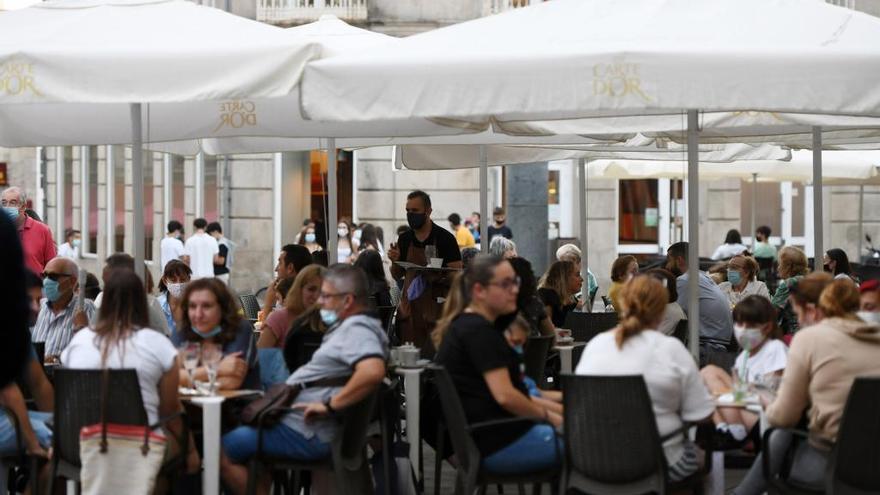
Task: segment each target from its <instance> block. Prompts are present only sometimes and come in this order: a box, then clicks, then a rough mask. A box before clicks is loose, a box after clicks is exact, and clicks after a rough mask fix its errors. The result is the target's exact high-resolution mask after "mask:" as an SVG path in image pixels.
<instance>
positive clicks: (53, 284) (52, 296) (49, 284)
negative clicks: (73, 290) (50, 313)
mask: <svg viewBox="0 0 880 495" xmlns="http://www.w3.org/2000/svg"><path fill="white" fill-rule="evenodd" d="M43 290H44V291H45V292H46V299H48V300H49V302H55V301H57V300H59V299H61V284H60V283H59V282H57V281H55V280H52V279H51V278H47V279H46V280H43Z"/></svg>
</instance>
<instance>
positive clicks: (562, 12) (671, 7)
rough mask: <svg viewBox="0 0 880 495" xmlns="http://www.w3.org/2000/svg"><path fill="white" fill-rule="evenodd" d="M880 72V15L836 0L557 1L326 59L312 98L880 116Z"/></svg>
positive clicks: (311, 111)
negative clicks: (879, 83)
mask: <svg viewBox="0 0 880 495" xmlns="http://www.w3.org/2000/svg"><path fill="white" fill-rule="evenodd" d="M793 19H796V22H795V21H793ZM710 20H711V21H710ZM487 38H488V40H487ZM428 60H429V61H430V63H426V61H428ZM878 74H880V19H877V18H875V17H872V16H870V15H867V14H863V13H860V12H855V11H852V10H847V9H844V8H840V7H836V6H832V5H828V4H826V3H825V2H803V1H800V0H770V1H768V0H707V1H702V2H693V1H688V0H633V1H629V2H619V1H616V0H586V1H584V0H555V1H553V2H545V3H540V4H538V5H536V6H533V7H528V8H523V9H513V10H511V11H508V12H505V13H503V14H499V15H495V16H490V17H485V18H481V19H477V20H474V21H470V22H465V23H462V24H457V25H453V26H449V27H445V28H441V29H438V30H435V31H430V32H427V33H424V34H419V35H416V36H412V37H410V38H407V39H405V40H403V41H402V42H401V43H398V44H397V45H395V46H394V47H390V48H389V49H387V50H381V51H373V52H371V53H369V54H361V55H360V56H357V57H352V56H346V57H337V58H333V59H328V60H322V61H318V62H315V63H312V64H310V65H309V67H308V68H307V70H306V76H305V79H304V81H305V82H304V86H303V107H304V111H305V113H306V115H307V116H308V117H310V118H314V119H317V120H351V121H358V120H360V121H366V120H375V119H377V118H379V117H382V118H403V117H409V116H417V117H424V118H445V119H459V120H461V121H467V122H478V123H486V124H488V123H489V122H491V121H502V122H508V121H530V120H541V119H546V120H559V119H572V118H583V117H599V116H627V115H629V116H638V115H662V114H671V115H681V112H682V110H683V109H688V108H697V109H700V110H702V111H741V110H764V111H770V112H805V113H816V114H838V115H841V114H849V115H861V116H874V117H876V116H880V88H878V86H877V84H876V81H877V77H878ZM831 88H833V90H830V89H831ZM829 90H830V91H829ZM819 94H821V95H822V97H821V98H817V97H816V95H819ZM328 102H333V104H327V103H328ZM682 123H683V122H681V119H679V124H682ZM682 127H683V126H682V125H679V126H678V128H679V129H681V128H682ZM639 130H641V131H647V130H650V129H647V128H644V127H642V128H640V129H639Z"/></svg>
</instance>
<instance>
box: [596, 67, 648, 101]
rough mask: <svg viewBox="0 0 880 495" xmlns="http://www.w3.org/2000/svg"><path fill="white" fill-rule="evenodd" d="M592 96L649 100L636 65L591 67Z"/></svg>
mask: <svg viewBox="0 0 880 495" xmlns="http://www.w3.org/2000/svg"><path fill="white" fill-rule="evenodd" d="M593 95H594V96H610V97H612V98H623V97H626V96H630V95H632V96H636V97H639V98H641V99H642V100H644V101H646V102H650V101H651V98H650V97H649V96H648V95H647V94H645V91H644V90H643V89H642V78H641V75H640V74H639V66H638V64H629V63H614V64H596V65H594V66H593Z"/></svg>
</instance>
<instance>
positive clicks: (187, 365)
mask: <svg viewBox="0 0 880 495" xmlns="http://www.w3.org/2000/svg"><path fill="white" fill-rule="evenodd" d="M200 354H201V345H200V344H199V343H198V342H184V343H183V344H181V346H180V359H181V361H183V368H184V369H185V370H186V373H187V375H189V383H190V387H192V389H193V390H195V388H196V383H195V379H194V377H193V373H194V372H195V370H196V368H198V367H199V355H200Z"/></svg>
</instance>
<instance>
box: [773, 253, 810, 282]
mask: <svg viewBox="0 0 880 495" xmlns="http://www.w3.org/2000/svg"><path fill="white" fill-rule="evenodd" d="M807 269H808V266H807V255H806V254H804V252H803V251H801V250H800V249H798V248H796V247H793V246H785V247H784V248H782V249H780V250H779V276H780V277H782V278H791V277H795V276H797V275H806V274H807Z"/></svg>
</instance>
